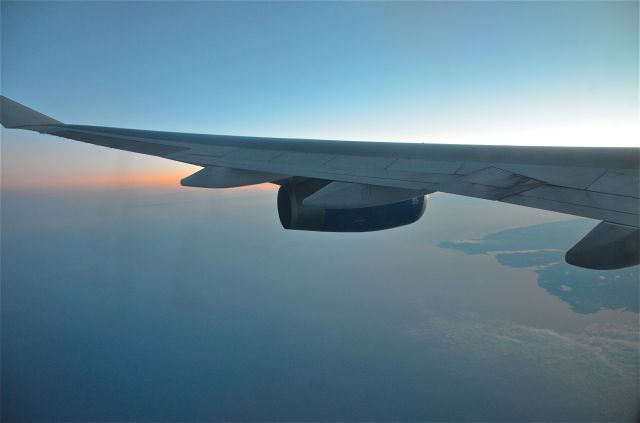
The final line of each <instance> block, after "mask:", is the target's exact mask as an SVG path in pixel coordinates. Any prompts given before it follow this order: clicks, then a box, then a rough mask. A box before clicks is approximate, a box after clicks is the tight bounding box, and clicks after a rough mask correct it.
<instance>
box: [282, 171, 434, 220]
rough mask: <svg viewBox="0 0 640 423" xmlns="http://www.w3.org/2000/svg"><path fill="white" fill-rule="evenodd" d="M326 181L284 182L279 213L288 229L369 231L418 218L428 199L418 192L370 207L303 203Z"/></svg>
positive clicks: (321, 187)
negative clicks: (326, 206)
mask: <svg viewBox="0 0 640 423" xmlns="http://www.w3.org/2000/svg"><path fill="white" fill-rule="evenodd" d="M328 184H329V183H328V182H326V181H308V182H303V183H298V184H290V185H282V186H281V187H280V190H279V191H278V216H279V217H280V223H281V224H282V227H284V228H285V229H295V230H302V231H320V232H370V231H380V230H383V229H390V228H395V227H398V226H404V225H408V224H410V223H413V222H416V221H417V220H418V219H420V217H422V215H423V214H424V211H425V208H426V205H427V199H426V197H425V196H424V195H419V196H415V197H412V198H408V199H404V200H402V201H395V202H393V203H388V204H381V205H376V206H371V207H359V208H324V207H317V206H308V205H304V204H303V202H304V199H305V198H307V197H309V196H310V195H312V194H314V193H316V192H318V191H319V190H321V189H323V188H324V187H326V186H327V185H328Z"/></svg>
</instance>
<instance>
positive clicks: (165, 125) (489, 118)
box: [1, 2, 638, 180]
mask: <svg viewBox="0 0 640 423" xmlns="http://www.w3.org/2000/svg"><path fill="white" fill-rule="evenodd" d="M1 7H2V17H1V19H2V21H1V23H2V33H1V35H2V46H1V47H2V65H1V66H2V69H1V70H2V74H1V83H2V87H1V88H2V93H3V94H4V95H6V96H8V97H11V98H13V99H15V100H17V101H20V102H23V103H25V104H27V105H29V106H31V107H33V108H36V109H38V110H40V111H43V112H45V113H47V114H49V115H51V116H53V117H55V118H57V119H60V120H62V121H64V122H68V123H83V124H93V125H105V126H119V127H133V128H145V129H157V130H171V131H185V132H204V133H223V134H224V133H226V134H244V135H265V136H293V137H315V138H335V139H366V140H390V141H426V142H463V143H498V144H504V143H509V144H551V145H554V144H564V145H577V144H583V145H630V144H632V143H633V142H634V137H635V136H636V135H637V134H638V132H637V125H638V3H637V2H541V3H537V2H495V3H493V2H478V3H466V2H454V3H439V2H425V3H413V2H410V3H391V2H382V3H373V2H366V3H333V2H329V3H293V2H264V3H257V2H256V3H254V2H243V3H230V2H228V3H227V2H192V3H173V2H112V3H101V2H87V3H80V2H64V3H63V2H44V3H36V2H2V6H1ZM2 135H3V153H4V154H3V161H4V163H3V168H4V169H3V170H4V172H3V173H4V175H3V176H4V178H3V179H5V180H6V179H8V180H11V179H17V178H28V177H29V176H30V175H40V173H46V174H47V175H49V176H51V177H54V176H56V175H58V176H60V175H67V176H69V178H71V177H74V175H76V174H83V175H86V174H87V172H94V173H95V174H106V173H113V172H114V170H116V169H117V170H118V171H120V172H126V171H127V169H131V170H130V172H140V171H147V172H160V171H173V172H181V171H185V170H187V169H186V168H185V166H183V165H178V164H169V163H167V162H165V161H159V160H158V159H154V158H143V157H140V156H136V155H132V154H130V153H119V152H107V151H106V150H105V149H102V148H98V147H93V146H83V145H81V144H79V143H77V142H72V141H62V142H52V140H53V138H51V137H45V136H35V135H34V134H20V133H19V132H18V131H7V130H3V132H2ZM34 153H39V154H40V155H41V156H43V157H46V159H47V160H44V159H42V160H39V159H37V158H34V157H33V156H34ZM125 155H126V156H125ZM51 162H54V163H55V166H54V165H51V164H50V163H51ZM61 164H62V166H61ZM65 165H66V166H65ZM36 179H37V178H36Z"/></svg>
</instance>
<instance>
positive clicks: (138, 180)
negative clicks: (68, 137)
mask: <svg viewBox="0 0 640 423" xmlns="http://www.w3.org/2000/svg"><path fill="white" fill-rule="evenodd" d="M189 174H190V173H189V172H186V173H185V172H184V171H180V172H176V171H171V172H143V173H125V174H117V173H114V174H98V175H86V176H81V177H71V176H67V177H58V178H28V179H24V178H22V179H18V178H15V179H14V178H6V177H5V178H3V180H2V188H4V189H18V188H19V189H25V188H33V189H36V188H103V189H105V188H106V189H113V188H142V187H161V186H175V187H180V180H181V179H183V178H185V177H186V176H189ZM190 189H192V188H190ZM228 189H250V190H274V189H277V185H273V184H269V183H265V184H258V185H250V186H246V187H238V188H228Z"/></svg>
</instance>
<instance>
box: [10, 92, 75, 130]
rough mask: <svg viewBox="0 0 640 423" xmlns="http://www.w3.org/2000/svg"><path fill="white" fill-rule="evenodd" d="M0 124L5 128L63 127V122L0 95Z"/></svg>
mask: <svg viewBox="0 0 640 423" xmlns="http://www.w3.org/2000/svg"><path fill="white" fill-rule="evenodd" d="M0 123H2V126H4V127H5V128H21V127H25V126H35V125H62V122H60V121H59V120H55V119H53V118H51V117H49V116H47V115H44V114H42V113H40V112H37V111H35V110H33V109H31V108H29V107H27V106H24V105H22V104H20V103H18V102H17V101H13V100H11V99H10V98H8V97H5V96H3V95H0Z"/></svg>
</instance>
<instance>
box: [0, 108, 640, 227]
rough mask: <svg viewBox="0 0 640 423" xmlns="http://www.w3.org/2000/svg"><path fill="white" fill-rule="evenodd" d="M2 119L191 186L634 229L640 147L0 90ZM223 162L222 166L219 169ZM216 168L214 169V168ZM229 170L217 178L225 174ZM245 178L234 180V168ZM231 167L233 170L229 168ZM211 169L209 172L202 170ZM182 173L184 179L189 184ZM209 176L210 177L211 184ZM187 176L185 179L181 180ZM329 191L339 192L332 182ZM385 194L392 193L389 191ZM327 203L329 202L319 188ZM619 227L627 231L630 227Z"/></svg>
mask: <svg viewBox="0 0 640 423" xmlns="http://www.w3.org/2000/svg"><path fill="white" fill-rule="evenodd" d="M1 101H2V104H1V105H2V109H1V115H0V116H1V120H2V124H3V125H4V126H5V127H11V128H18V129H27V130H32V131H37V132H40V133H44V134H50V135H55V136H59V137H63V138H69V139H73V140H78V141H83V142H87V143H90V144H96V145H100V146H104V147H110V148H116V149H120V150H126V151H132V152H136V153H142V154H150V155H154V156H159V157H164V158H167V159H170V160H176V161H180V162H185V163H190V164H194V165H199V166H203V167H204V168H205V169H208V170H207V172H209V173H211V172H212V171H211V169H214V171H213V172H214V174H215V175H218V176H216V178H218V179H216V178H213V177H212V176H211V175H210V174H208V176H207V175H204V174H200V175H198V174H195V175H193V176H192V177H190V178H191V180H192V181H193V180H198V181H200V182H198V183H199V185H197V184H196V186H212V187H218V186H233V185H234V181H235V180H239V181H242V182H248V183H242V182H241V183H239V184H240V185H243V184H244V185H246V184H250V183H259V182H276V183H282V181H286V180H287V178H293V177H302V178H311V179H320V180H326V181H335V182H337V183H348V184H359V185H367V186H373V187H384V188H385V189H379V191H384V192H385V195H386V196H387V197H389V195H390V194H389V191H390V190H389V189H391V190H393V189H396V190H398V191H399V192H411V193H416V192H420V193H423V194H424V193H430V192H436V191H440V192H445V193H451V194H458V195H464V196H470V197H476V198H483V199H487V200H495V201H501V202H505V203H511V204H517V205H521V206H526V207H533V208H538V209H544V210H550V211H554V212H560V213H566V214H571V215H576V216H583V217H588V218H592V219H597V220H601V221H603V222H605V223H606V224H609V225H613V226H614V227H619V229H618V230H620V231H623V232H624V231H626V232H628V231H629V230H636V231H637V228H638V227H639V226H640V223H639V205H640V188H639V186H640V182H639V172H640V149H638V148H607V147H595V148H591V147H522V146H488V145H446V144H415V143H392V142H362V141H331V140H309V139H289V138H262V137H244V136H242V137H241V136H227V135H201V134H190V133H175V132H157V131H147V130H135V129H121V128H108V127H96V126H85V125H67V124H63V123H61V122H59V121H56V120H54V119H52V118H49V117H48V116H45V115H42V114H40V113H38V112H35V111H33V110H32V109H29V108H27V107H25V106H22V105H20V104H19V103H16V102H14V101H12V100H9V99H7V98H5V97H2V98H1ZM221 168H222V169H228V170H225V171H224V172H222V173H221V172H220V171H219V169H221ZM215 169H218V170H215ZM222 174H224V175H223V176H224V177H225V178H226V179H225V180H224V181H223V182H220V183H218V184H216V183H215V181H214V179H215V180H218V181H219V180H220V178H221V177H222V176H220V175H222ZM240 174H242V175H243V176H242V177H239V179H237V175H240ZM234 175H235V176H234ZM207 178H208V179H207ZM185 181H187V182H186V183H185ZM207 181H211V182H212V184H211V185H207ZM183 184H185V185H189V178H186V179H185V180H183ZM334 191H337V190H336V189H334ZM389 198H390V197H389ZM323 200H324V201H325V203H326V202H327V201H328V202H329V203H331V198H330V196H327V195H325V196H324V198H323ZM626 232H625V233H626Z"/></svg>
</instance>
